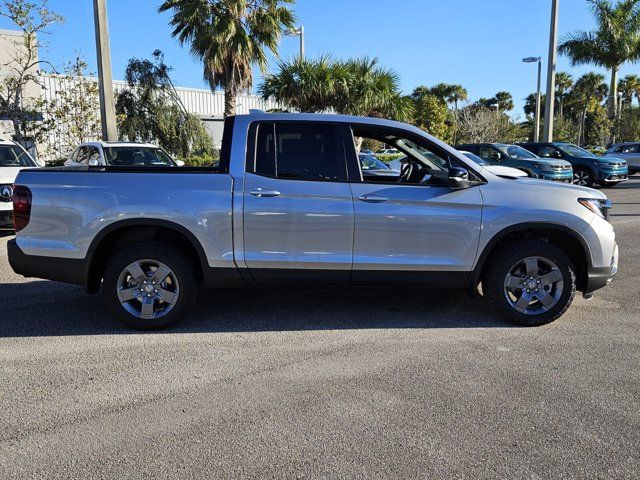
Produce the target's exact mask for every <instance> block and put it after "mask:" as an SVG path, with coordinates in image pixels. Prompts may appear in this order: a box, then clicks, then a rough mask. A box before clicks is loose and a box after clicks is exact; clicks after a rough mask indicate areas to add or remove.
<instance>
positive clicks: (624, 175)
mask: <svg viewBox="0 0 640 480" xmlns="http://www.w3.org/2000/svg"><path fill="white" fill-rule="evenodd" d="M628 179H629V169H628V168H600V172H599V173H598V180H599V181H600V182H602V183H617V182H624V181H625V180H628Z"/></svg>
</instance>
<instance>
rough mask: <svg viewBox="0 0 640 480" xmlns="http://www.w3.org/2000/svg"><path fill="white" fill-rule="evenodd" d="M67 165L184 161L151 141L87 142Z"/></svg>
mask: <svg viewBox="0 0 640 480" xmlns="http://www.w3.org/2000/svg"><path fill="white" fill-rule="evenodd" d="M65 165H66V166H72V167H73V166H75V167H77V166H82V165H84V166H86V165H89V166H91V167H98V166H106V165H110V166H115V167H138V166H141V167H145V166H151V167H175V166H178V167H181V166H183V165H184V162H182V161H180V160H174V159H173V158H171V156H170V155H169V154H168V153H167V152H165V151H164V150H163V149H162V148H160V147H158V146H157V145H153V144H151V143H133V142H87V143H83V144H81V145H80V146H79V147H78V148H76V149H75V150H74V151H73V152H72V153H71V155H69V158H68V159H67V161H66V162H65Z"/></svg>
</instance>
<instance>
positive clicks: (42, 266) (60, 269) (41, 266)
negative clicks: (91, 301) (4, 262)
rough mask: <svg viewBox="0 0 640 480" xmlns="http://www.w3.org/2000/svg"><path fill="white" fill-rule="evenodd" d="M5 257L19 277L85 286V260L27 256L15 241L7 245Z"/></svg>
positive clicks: (10, 241)
mask: <svg viewBox="0 0 640 480" xmlns="http://www.w3.org/2000/svg"><path fill="white" fill-rule="evenodd" d="M7 255H8V257H9V265H11V268H12V269H13V271H14V272H16V273H17V274H19V275H22V276H25V277H35V278H43V279H46V280H54V281H56V282H63V283H72V284H74V285H85V284H86V279H87V269H86V261H85V260H78V259H73V258H56V257H40V256H35V255H27V254H26V253H24V252H23V251H22V250H21V249H20V247H19V246H18V244H17V243H16V240H15V239H13V240H9V242H8V243H7Z"/></svg>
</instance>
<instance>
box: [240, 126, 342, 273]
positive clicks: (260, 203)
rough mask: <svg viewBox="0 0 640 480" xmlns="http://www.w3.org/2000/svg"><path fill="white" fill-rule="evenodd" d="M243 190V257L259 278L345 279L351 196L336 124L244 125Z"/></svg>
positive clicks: (340, 139) (340, 135)
mask: <svg viewBox="0 0 640 480" xmlns="http://www.w3.org/2000/svg"><path fill="white" fill-rule="evenodd" d="M252 129H253V131H252V133H251V134H250V138H252V139H254V140H253V142H254V143H253V142H252V145H253V148H252V149H250V150H253V151H250V152H249V155H248V156H249V160H248V162H247V173H246V175H245V184H244V185H245V191H244V260H245V263H246V265H247V267H248V268H249V270H250V272H251V274H252V276H253V278H254V279H255V280H256V282H257V283H259V284H295V285H299V284H300V283H305V282H309V283H314V284H317V283H322V282H326V283H330V284H340V283H348V281H349V274H350V271H351V263H352V254H353V224H354V215H353V200H352V197H351V190H350V188H349V183H348V182H347V181H346V166H345V156H344V148H343V141H342V134H341V131H342V129H340V128H339V127H336V126H335V125H333V124H330V123H319V122H313V123H290V122H265V123H260V124H257V125H253V126H252Z"/></svg>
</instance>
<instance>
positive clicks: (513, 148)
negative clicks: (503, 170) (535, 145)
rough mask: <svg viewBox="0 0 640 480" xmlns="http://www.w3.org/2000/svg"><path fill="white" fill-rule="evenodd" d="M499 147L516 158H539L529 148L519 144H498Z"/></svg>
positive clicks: (509, 155) (510, 156)
mask: <svg viewBox="0 0 640 480" xmlns="http://www.w3.org/2000/svg"><path fill="white" fill-rule="evenodd" d="M498 149H499V150H500V151H501V152H502V153H504V154H505V155H507V156H508V157H509V158H513V159H514V160H533V159H535V158H538V157H536V156H535V155H534V154H533V153H531V152H530V151H529V150H525V149H524V148H522V147H519V146H517V145H498Z"/></svg>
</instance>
